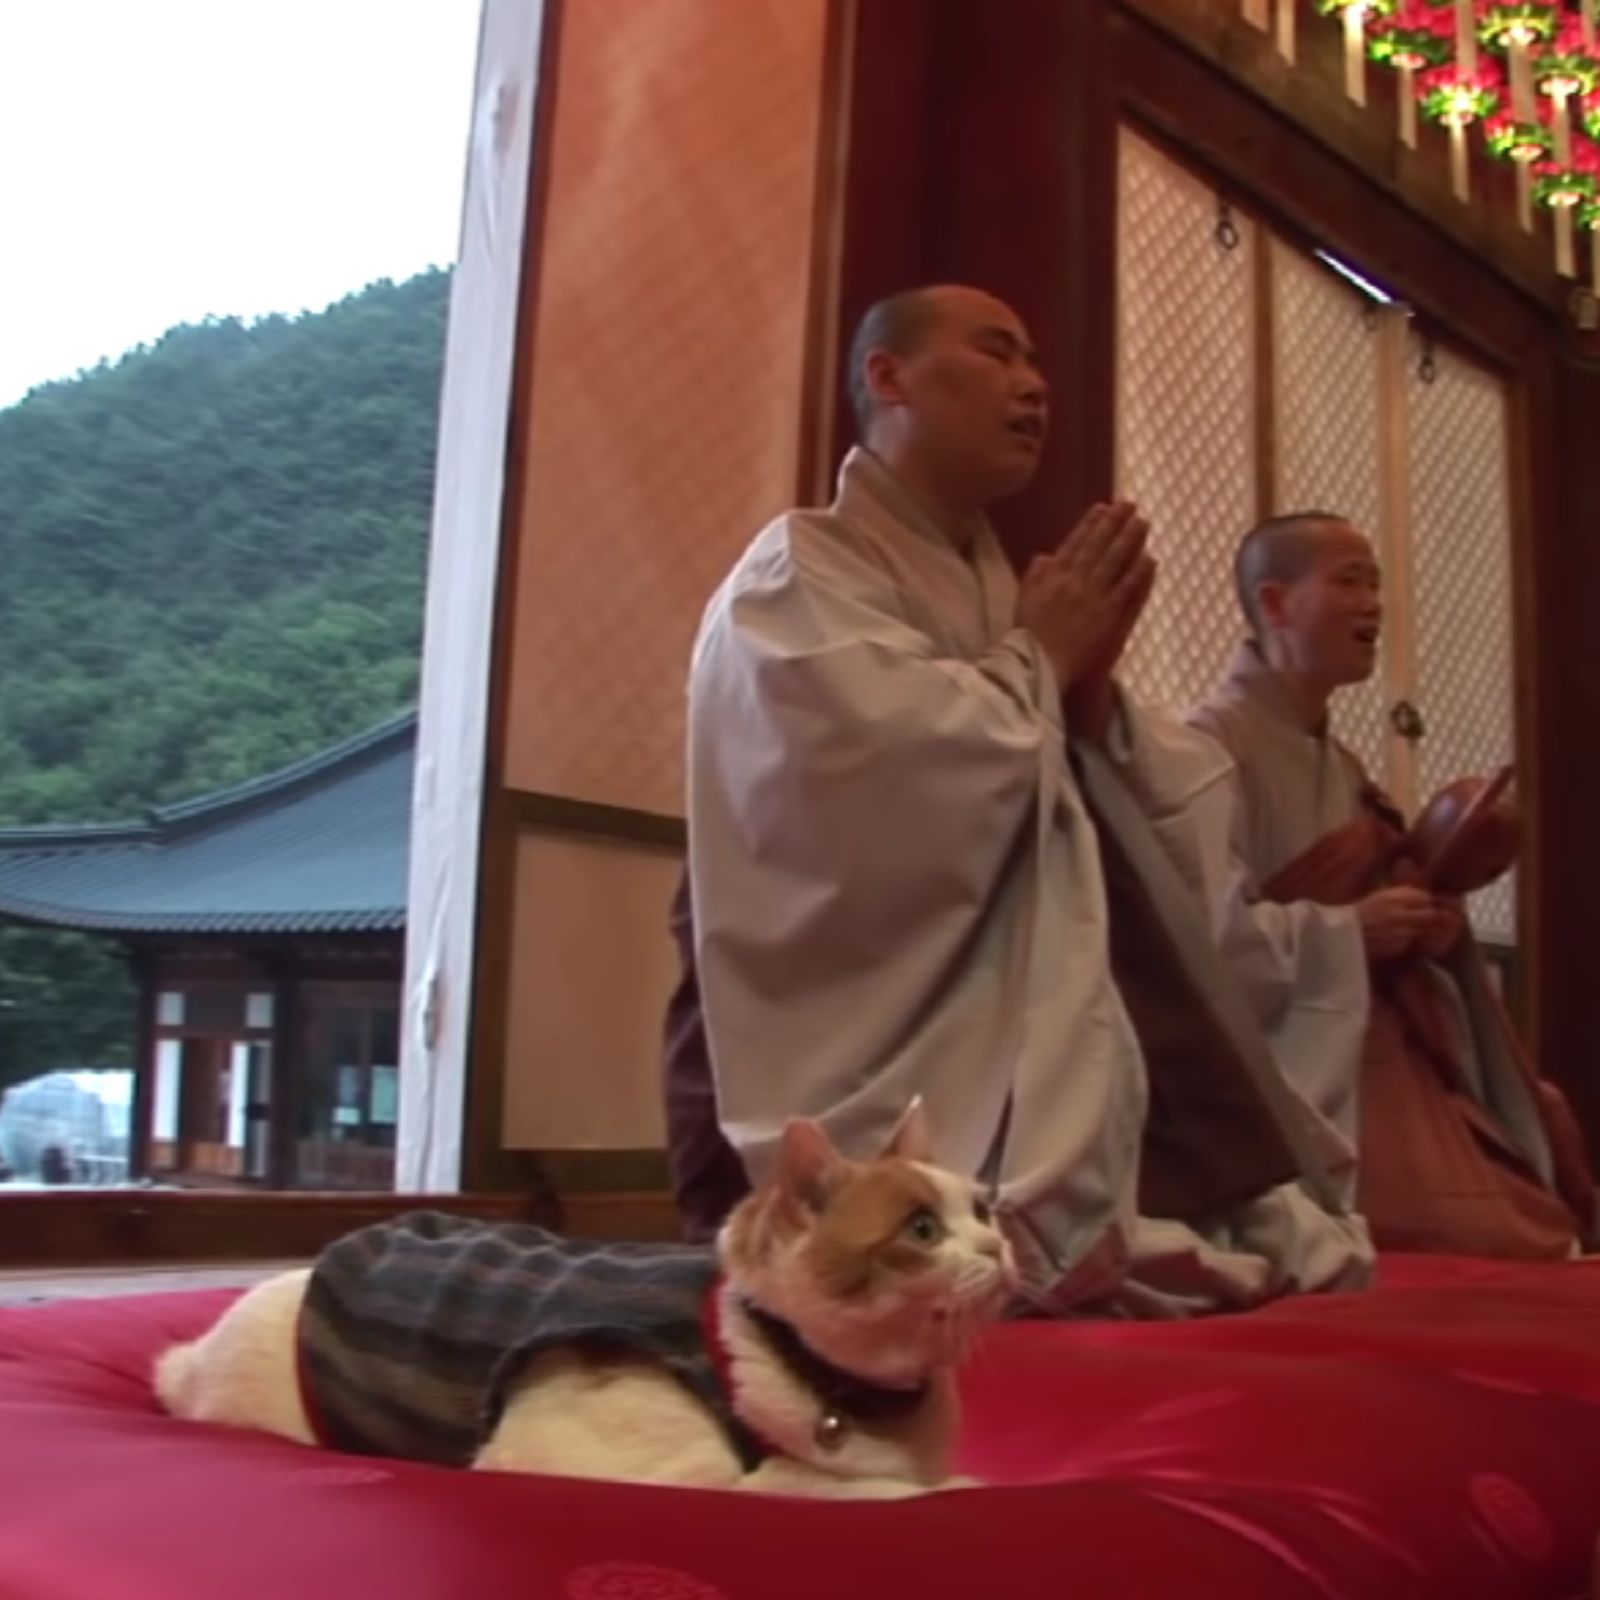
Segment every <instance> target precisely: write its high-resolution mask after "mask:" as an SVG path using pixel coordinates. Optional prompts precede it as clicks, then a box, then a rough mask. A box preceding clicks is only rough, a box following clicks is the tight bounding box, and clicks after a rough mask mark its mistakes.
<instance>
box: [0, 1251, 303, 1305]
mask: <svg viewBox="0 0 1600 1600" xmlns="http://www.w3.org/2000/svg"><path fill="white" fill-rule="evenodd" d="M304 1265H306V1263H305V1262H303V1261H250V1262H230V1261H218V1262H203V1261H187V1262H183V1263H182V1264H180V1265H175V1266H170V1267H163V1266H137V1267H132V1266H129V1267H67V1268H61V1269H60V1270H57V1271H54V1272H47V1271H41V1270H39V1269H38V1268H26V1269H17V1270H12V1271H0V1306H41V1305H48V1304H49V1302H50V1301H52V1300H81V1299H87V1298H91V1297H95V1296H101V1295H116V1294H165V1293H168V1292H170V1291H174V1290H179V1289H232V1288H244V1287H246V1286H248V1285H249V1284H252V1283H258V1282H260V1280H261V1279H262V1278H270V1277H271V1276H272V1275H273V1273H275V1272H282V1271H283V1270H284V1269H285V1268H287V1267H296V1266H304Z"/></svg>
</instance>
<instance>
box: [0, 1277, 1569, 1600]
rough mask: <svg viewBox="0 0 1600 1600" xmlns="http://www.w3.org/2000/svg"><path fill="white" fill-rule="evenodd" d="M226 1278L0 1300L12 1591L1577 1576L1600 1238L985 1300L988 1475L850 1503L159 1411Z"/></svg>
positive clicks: (734, 1592)
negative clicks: (1186, 1286) (1561, 1254)
mask: <svg viewBox="0 0 1600 1600" xmlns="http://www.w3.org/2000/svg"><path fill="white" fill-rule="evenodd" d="M230 1297H231V1296H230V1294H229V1293H228V1292H226V1291H222V1292H216V1293H202V1294H181V1295H161V1296H150V1297H141V1298H137V1299H121V1300H86V1301H67V1302H62V1303H59V1304H57V1305H53V1306H47V1307H44V1308H42V1309H38V1310H16V1311H8V1312H0V1597H3V1600H202V1597H203V1600H221V1597H226V1600H365V1597H366V1596H374V1597H382V1600H458V1597H460V1600H502V1597H504V1600H513V1597H515V1600H791V1597H793V1600H801V1597H805V1600H822V1597H823V1596H824V1595H827V1596H829V1597H830V1600H902V1597H905V1600H1035V1597H1038V1600H1045V1597H1051V1600H1055V1597H1060V1600H1069V1597H1070V1600H1160V1597H1164V1596H1167V1595H1173V1596H1177V1595H1183V1596H1191V1595H1192V1596H1199V1597H1210V1596H1227V1597H1228V1600H1258V1597H1259V1600H1269V1597H1270V1600H1278V1597H1284V1600H1289V1597H1295V1600H1300V1597H1308V1600H1347V1597H1348V1600H1388V1597H1391V1596H1394V1597H1412V1596H1414V1597H1417V1600H1433V1597H1438V1600H1544V1597H1550V1600H1575V1597H1577V1596H1579V1595H1582V1594H1584V1593H1585V1592H1586V1583H1587V1575H1588V1571H1589V1563H1590V1560H1591V1558H1592V1555H1593V1551H1594V1547H1595V1541H1596V1537H1597V1535H1600V1263H1594V1264H1589V1263H1581V1264H1572V1265H1562V1266H1515V1267H1509V1266H1508V1267H1502V1266H1497V1265H1493V1264H1490V1263H1481V1262H1465V1261H1438V1260H1434V1261H1413V1260H1395V1261H1391V1262H1390V1263H1388V1264H1387V1266H1386V1272H1385V1283H1384V1286H1383V1287H1382V1288H1380V1289H1378V1290H1376V1291H1374V1292H1372V1293H1370V1294H1366V1295H1359V1296H1358V1295H1351V1296H1341V1297H1337V1298H1327V1299H1318V1300H1310V1299H1307V1300H1299V1301H1292V1302H1285V1303H1283V1304H1281V1305H1278V1306H1275V1307H1272V1308H1269V1309H1268V1310H1265V1311H1262V1312H1257V1313H1253V1314H1251V1315H1249V1316H1241V1317H1228V1318H1213V1319H1209V1320H1206V1321H1202V1322H1192V1323H1177V1324H1162V1325H1150V1324H1140V1325H1131V1324H1121V1325H1108V1324H1070V1325H1060V1324H1057V1325H1047V1324H1026V1325H1012V1326H1008V1327H1005V1328H1002V1329H1000V1330H998V1331H997V1332H996V1334H995V1335H994V1337H993V1338H992V1339H991V1340H990V1341H989V1343H988V1345H987V1346H986V1348H985V1350H984V1351H983V1352H982V1353H981V1355H980V1357H979V1359H978V1361H977V1362H976V1364H975V1365H974V1367H973V1368H972V1371H971V1377H970V1382H969V1384H968V1389H969V1401H968V1423H969V1427H968V1448H967V1456H968V1460H967V1462H966V1465H967V1467H968V1469H969V1470H971V1471H973V1472H975V1473H978V1474H979V1475H981V1476H984V1477H986V1478H990V1479H992V1480H994V1482H995V1483H996V1484H997V1485H998V1486H997V1487H992V1488H985V1489H979V1490H970V1491H962V1492H958V1493H955V1494H949V1495H939V1496H934V1497H930V1498H925V1499H921V1500H913V1501H904V1502H896V1503H871V1504H854V1505H849V1504H845V1505H841V1504H837V1503H816V1502H800V1501H777V1500H766V1499H758V1498H756V1497H749V1496H737V1497H735V1496H728V1495H720V1494H703V1493H694V1492H688V1491H679V1490H645V1489H636V1488H628V1487H624V1486H618V1485H609V1484H592V1483H579V1482H572V1481H564V1480H559V1479H534V1478H516V1477H508V1476H499V1475H495V1474H486V1473H485V1474H473V1473H451V1472H444V1471H439V1470H436V1469H431V1468H425V1467H416V1466H411V1465H408V1464H406V1463H401V1462H389V1461H374V1460H366V1459H356V1458H352V1457H345V1456H338V1455H334V1454H331V1453H327V1452H313V1451H309V1450H305V1449H302V1448H300V1447H298V1446H295V1445H291V1444H288V1443H286V1442H283V1441H280V1440H275V1439H270V1438H265V1437H261V1436H256V1435H251V1434H243V1433H236V1432H231V1431H228V1430H224V1429H217V1428H207V1427H201V1426H197V1425H193V1424H184V1423H178V1422H174V1421H172V1420H171V1419H169V1418H167V1417H164V1416H163V1415H161V1414H160V1412H159V1411H158V1410H157V1409H156V1407H155V1404H154V1401H153V1399H152V1397H151V1394H150V1389H149V1383H148V1378H147V1374H148V1370H149V1364H150V1361H151V1360H152V1358H153V1357H154V1355H155V1354H156V1352H157V1351H158V1350H159V1349H160V1348H162V1346H163V1345H164V1344H165V1343H166V1342H167V1341H168V1340H170V1339H172V1338H175V1337H182V1336H187V1335H189V1334H192V1333H194V1332H195V1331H197V1330H198V1329H200V1328H201V1327H203V1326H204V1325H205V1324H206V1323H207V1322H208V1321H209V1320H210V1318H211V1317H212V1316H214V1315H215V1314H216V1312H217V1311H218V1310H220V1308H221V1307H222V1306H223V1305H225V1304H226V1303H227V1302H228V1300H229V1298H230Z"/></svg>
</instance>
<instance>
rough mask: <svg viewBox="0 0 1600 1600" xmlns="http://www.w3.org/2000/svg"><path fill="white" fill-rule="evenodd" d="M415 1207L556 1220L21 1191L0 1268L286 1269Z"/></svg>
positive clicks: (341, 1203)
mask: <svg viewBox="0 0 1600 1600" xmlns="http://www.w3.org/2000/svg"><path fill="white" fill-rule="evenodd" d="M419 1206H425V1207H427V1208H429V1209H432V1210H437V1211H448V1212H450V1213H451V1214H452V1215H458V1216H481V1217H494V1218H500V1219H502V1220H506V1221H516V1222H541V1223H545V1224H549V1223H551V1222H553V1221H555V1220H556V1215H555V1212H554V1210H553V1208H552V1207H550V1206H548V1205H540V1204H537V1203H536V1202H535V1201H534V1200H533V1199H532V1198H531V1197H529V1196H527V1195H522V1194H465V1195H404V1194H267V1193H259V1192H255V1191H239V1190H195V1189H191V1190H183V1191H178V1190H171V1189H152V1190H146V1191H139V1192H130V1191H128V1190H85V1189H77V1190H70V1191H68V1190H60V1189H56V1190H42V1191H29V1192H27V1193H14V1194H4V1195H0V1267H22V1266H26V1267H32V1266H40V1265H46V1264H48V1265H51V1266H63V1267H65V1266H89V1265H99V1264H101V1263H105V1262H152V1261H263V1260H265V1261H272V1260H291V1259H295V1258H303V1257H307V1256H312V1255H315V1254H316V1253H317V1251H318V1250H320V1249H321V1248H322V1247H323V1246H324V1245H325V1244H328V1243H329V1242H331V1241H332V1240H334V1239H337V1238H338V1237H339V1236H340V1235H341V1234H344V1233H348V1232H350V1231H351V1230H352V1229H355V1228H360V1227H365V1226H366V1225H367V1224H368V1223H371V1222H381V1221H383V1220H384V1219H385V1218H387V1217H393V1216H398V1215H399V1214H400V1213H401V1212H403V1211H409V1210H412V1209H414V1208H416V1207H419Z"/></svg>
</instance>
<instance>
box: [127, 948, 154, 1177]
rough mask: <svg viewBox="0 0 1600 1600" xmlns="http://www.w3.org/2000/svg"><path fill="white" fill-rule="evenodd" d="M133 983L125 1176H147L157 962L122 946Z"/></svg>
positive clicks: (148, 956)
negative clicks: (131, 1094)
mask: <svg viewBox="0 0 1600 1600" xmlns="http://www.w3.org/2000/svg"><path fill="white" fill-rule="evenodd" d="M124 954H125V955H126V956H127V960H128V972H129V974H130V975H131V977H132V978H133V982H134V990H135V997H134V1025H133V1107H132V1111H131V1114H130V1116H129V1121H128V1176H129V1177H130V1178H148V1177H149V1176H150V1140H151V1136H152V1134H153V1132H154V1119H155V1088H156V989H157V987H158V986H159V977H160V974H159V969H158V967H159V964H158V961H157V959H156V957H155V956H153V955H152V954H151V953H150V952H149V951H147V950H141V949H139V948H138V946H136V945H129V946H127V947H125V950H124Z"/></svg>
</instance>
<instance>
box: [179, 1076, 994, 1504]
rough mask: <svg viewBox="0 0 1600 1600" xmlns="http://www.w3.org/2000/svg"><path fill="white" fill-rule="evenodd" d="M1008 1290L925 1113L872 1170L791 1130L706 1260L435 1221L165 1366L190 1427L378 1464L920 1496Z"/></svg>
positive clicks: (398, 1230) (300, 1279)
mask: <svg viewBox="0 0 1600 1600" xmlns="http://www.w3.org/2000/svg"><path fill="white" fill-rule="evenodd" d="M1016 1289H1017V1270H1016V1266H1015V1263H1014V1260H1013V1258H1012V1255H1011V1250H1010V1246H1009V1244H1008V1243H1007V1241H1006V1239H1005V1237H1004V1236H1003V1234H1002V1233H1001V1231H1000V1229H999V1228H998V1227H997V1226H996V1224H995V1221H994V1219H993V1218H992V1216H991V1215H990V1212H989V1208H988V1205H987V1203H986V1200H985V1197H984V1195H983V1193H982V1192H981V1191H980V1189H979V1188H978V1187H977V1186H976V1185H975V1184H973V1183H972V1182H970V1181H969V1180H967V1179H966V1178H963V1177H959V1176H957V1175H955V1174H954V1173H951V1172H948V1171H946V1170H943V1169H941V1168H939V1167H937V1166H935V1165H934V1164H933V1162H932V1159H931V1151H930V1146H929V1138H928V1129H927V1126H926V1123H925V1120H924V1116H923V1113H922V1110H921V1107H920V1105H916V1104H914V1105H913V1106H912V1107H911V1109H910V1110H909V1111H908V1112H907V1114H906V1115H905V1117H904V1118H903V1119H902V1120H901V1123H900V1125H899V1126H898V1127H897V1128H896V1130H895V1131H894V1134H893V1135H892V1137H891V1138H890V1140H889V1141H888V1144H887V1145H886V1147H885V1148H884V1150H883V1151H882V1153H881V1154H880V1155H879V1156H878V1157H877V1159H876V1160H872V1161H865V1162H857V1161H850V1160H847V1159H845V1158H844V1157H843V1156H842V1155H840V1153H839V1152H838V1150H837V1149H836V1148H835V1146H834V1145H833V1143H832V1141H831V1140H830V1139H829V1137H828V1135H827V1134H826V1132H825V1131H824V1130H823V1129H822V1128H821V1127H820V1126H819V1125H818V1124H817V1123H815V1122H811V1121H807V1120H804V1119H795V1120H793V1121H791V1122H789V1123H788V1124H787V1125H786V1126H785V1128H784V1130H783V1133H782V1136H781V1140H780V1145H779V1151H778V1158H777V1165H776V1171H775V1173H774V1176H773V1178H772V1179H771V1181H770V1182H768V1183H766V1184H764V1185H763V1186H761V1187H759V1188H758V1189H756V1190H755V1191H754V1192H753V1193H751V1194H750V1195H749V1196H747V1197H746V1198H745V1199H744V1200H743V1201H742V1202H741V1203H740V1204H739V1205H738V1207H737V1208H736V1209H735V1210H734V1211H733V1213H732V1214H731V1215H730V1216H729V1218H728V1220H727V1222H726V1224H725V1225H724V1227H723V1229H722V1230H721V1233H720V1235H719V1237H718V1240H717V1244H716V1246H715V1247H714V1248H712V1247H700V1246H691V1245H662V1246H655V1245H624V1246H597V1245H580V1244H576V1243H573V1242H571V1241H566V1240H562V1239H559V1238H557V1237H556V1236H555V1235H553V1234H548V1233H545V1232H544V1231H543V1230H542V1229H537V1228H533V1227H526V1226H521V1225H517V1224H503V1223H501V1224H496V1223H487V1222H479V1221H474V1220H471V1219H465V1218H459V1217H446V1216H442V1215H440V1214H437V1213H412V1214H409V1215H408V1216H406V1217H402V1218H398V1219H396V1220H395V1221H394V1222H391V1223H382V1224H378V1225H376V1226H375V1227H371V1228H365V1229H361V1230H359V1231H358V1232H356V1233H354V1234H351V1235H347V1236H346V1237H345V1238H344V1239H343V1240H340V1241H337V1242H336V1243H335V1244H334V1245H332V1246H330V1247H329V1249H328V1250H327V1251H326V1252H324V1254H323V1256H322V1257H321V1258H319V1261H318V1263H317V1265H316V1266H315V1267H314V1268H308V1269H302V1270H299V1271H294V1272H289V1273H285V1274H282V1275H280V1276H278V1277H275V1278H273V1279H270V1280H268V1281H266V1282H264V1283H262V1284H259V1285H257V1286H256V1287H255V1288H253V1289H251V1290H250V1291H249V1292H248V1293H247V1294H245V1295H244V1296H243V1297H242V1298H241V1299H240V1300H238V1301H236V1302H235V1303H234V1304H233V1305H232V1306H231V1307H230V1308H229V1309H228V1310H227V1311H226V1312H225V1313H224V1314H223V1316H222V1318H221V1319H220V1320H219V1321H218V1322H217V1323H216V1324H215V1325H214V1326H213V1327H212V1328H211V1329H210V1331H209V1332H207V1333H205V1334H203V1335H202V1336H201V1337H200V1338H199V1339H196V1340H194V1341H192V1342H190V1343H187V1344H181V1345H177V1346H175V1347H173V1348H171V1349H169V1350H168V1351H166V1352H165V1353H164V1354H163V1355H162V1356H161V1357H160V1358H159V1360H158V1362H157V1365H156V1373H155V1385H156V1392H157V1394H158V1396H159V1398H160V1400H161V1402H162V1403H163V1405H164V1406H165V1407H166V1409H167V1410H168V1411H169V1412H171V1413H173V1414H174V1415H176V1416H180V1417H185V1418H192V1419H196V1420H201V1421H208V1422H221V1423H230V1424H233V1425H236V1426H241V1427H248V1428H257V1429H265V1430H267V1431H270V1432H272V1433H277V1434H281V1435H283V1436H285V1437H287V1438H290V1439H295V1440H299V1441H301V1442H303V1443H307V1444H317V1443H323V1444H328V1445H332V1446H334V1447H337V1448H342V1449H348V1450H356V1451H364V1452H367V1453H373V1454H385V1455H403V1456H410V1457H413V1458H416V1459H423V1460H431V1461H437V1462H442V1463H446V1464H454V1465H461V1466H473V1467H478V1468H488V1469H496V1470H500V1471H512V1472H536V1473H551V1474H555V1475H559V1476H567V1477H585V1478H603V1479H613V1480H619V1481H626V1482H633V1483H655V1484H676V1485H684V1486H699V1487H723V1488H733V1487H739V1488H746V1489H753V1490H758V1491H765V1492H772V1493H784V1494H801V1495H859V1496H892V1495H898V1494H910V1493H918V1492H922V1491H925V1490H929V1489H934V1488H938V1487H941V1486H943V1487H948V1486H951V1485H952V1484H954V1483H955V1482H956V1480H954V1479H952V1478H951V1477H950V1471H951V1455H952V1451H953V1449H954V1445H955V1442H956V1434H957V1429H958V1425H959V1404H958V1398H957V1392H956V1381H955V1369H956V1366H957V1365H958V1363H959V1362H960V1360H961V1359H962V1358H963V1357H964V1355H965V1354H966V1353H967V1351H968V1350H969V1348H970V1346H971V1344H972V1342H973V1340H974V1339H975V1337H976V1336H977V1334H978V1333H979V1331H980V1330H981V1328H982V1327H983V1326H984V1324H986V1323H987V1322H989V1321H990V1320H992V1319H993V1318H994V1317H996V1316H998V1315H999V1314H1000V1313H1001V1311H1002V1310H1003V1309H1004V1307H1005V1306H1006V1304H1007V1303H1008V1301H1009V1300H1010V1299H1011V1297H1012V1295H1013V1294H1014V1293H1015V1292H1016ZM468 1290H470V1292H468ZM430 1307H446V1308H448V1312H449V1318H450V1319H451V1320H449V1321H448V1322H447V1323H443V1324H441V1323H440V1322H439V1318H438V1316H437V1315H435V1313H434V1311H432V1310H430V1309H429V1308H430Z"/></svg>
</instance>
